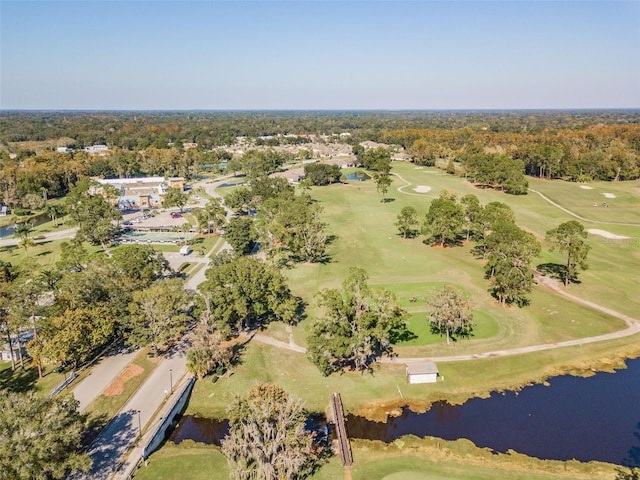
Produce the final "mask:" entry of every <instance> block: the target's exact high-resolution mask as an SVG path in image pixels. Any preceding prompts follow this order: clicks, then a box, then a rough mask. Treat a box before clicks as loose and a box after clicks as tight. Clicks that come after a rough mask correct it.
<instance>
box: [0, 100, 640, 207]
mask: <svg viewBox="0 0 640 480" xmlns="http://www.w3.org/2000/svg"><path fill="white" fill-rule="evenodd" d="M638 120H639V118H638V113H637V112H633V111H600V112H598V111H595V112H499V113H498V112H397V113H384V112H368V113H366V114H363V113H361V112H359V113H353V112H334V113H332V112H325V113H321V112H247V113H223V112H210V113H206V112H201V113H176V112H166V113H163V112H158V113H149V112H145V113H144V114H141V113H139V112H138V113H135V114H134V113H131V112H121V113H118V112H116V113H113V112H110V113H97V112H94V113H90V114H89V113H69V112H64V113H55V112H42V113H38V112H29V113H27V112H24V113H22V112H5V114H3V119H2V129H0V201H2V203H4V204H6V205H9V206H10V207H11V208H15V207H23V208H39V207H33V205H34V201H35V202H36V204H37V202H38V200H37V199H38V198H45V199H46V197H47V196H48V197H49V198H57V197H62V196H64V195H65V194H66V193H67V192H68V191H69V190H70V189H71V187H72V186H73V185H74V184H75V182H76V181H77V180H78V178H80V177H81V176H100V177H104V178H115V177H119V178H125V177H136V176H143V175H164V176H183V177H191V176H198V175H200V174H201V173H202V172H203V171H211V170H213V171H218V170H219V165H220V164H224V163H226V164H227V168H228V170H229V171H233V172H236V171H245V172H247V173H248V174H250V175H253V174H259V173H260V172H262V173H265V172H266V173H268V172H273V171H276V170H277V169H278V168H279V166H280V165H282V164H283V163H285V162H288V161H291V160H292V159H293V158H292V155H291V154H289V153H285V152H277V151H275V150H269V151H267V152H258V151H257V150H255V151H249V152H247V153H246V154H245V155H244V156H243V157H242V158H232V156H231V154H230V153H229V152H227V151H225V150H224V149H221V148H217V147H219V146H223V145H233V144H235V143H236V139H237V137H239V136H246V137H249V138H253V139H254V143H256V144H258V143H261V144H270V143H273V144H274V145H275V144H276V143H278V144H281V143H283V142H286V143H306V142H308V141H309V135H316V136H317V137H316V141H318V139H319V138H320V137H319V135H321V134H326V133H328V132H330V133H341V132H345V131H346V132H349V133H351V136H349V137H346V138H344V139H343V140H341V141H345V142H348V143H350V144H352V145H353V147H354V153H355V154H356V156H357V158H358V162H359V163H360V164H362V165H363V166H365V167H366V168H368V169H371V170H374V171H382V172H384V170H385V169H384V168H381V167H380V166H378V165H377V163H378V161H379V158H378V157H380V156H381V155H382V152H381V153H380V154H378V153H377V152H375V150H376V149H369V150H365V149H364V148H362V147H361V146H360V145H359V143H360V142H362V141H364V140H373V141H377V142H383V143H392V144H397V145H401V146H402V147H404V148H405V149H406V150H407V151H408V152H409V154H410V155H411V157H412V158H413V161H414V162H415V163H416V164H419V165H434V164H436V162H438V161H444V163H445V164H447V163H448V164H449V165H450V166H453V162H454V161H456V162H459V164H461V165H462V167H463V168H464V169H465V170H466V171H467V172H468V173H469V174H470V175H471V176H472V177H477V180H478V181H479V182H481V183H485V184H487V185H491V184H495V185H496V186H497V187H498V188H504V189H505V190H506V191H510V192H511V191H513V192H514V193H522V192H523V191H524V190H526V186H524V183H523V181H522V179H521V178H520V174H521V173H527V174H529V175H535V176H539V177H545V178H550V179H552V178H565V179H570V180H574V181H590V180H629V179H636V178H639V177H640V122H639V121H638ZM290 132H295V133H296V134H298V136H286V134H287V133H290ZM280 134H282V135H280ZM263 136H271V137H273V140H271V139H269V140H261V141H258V140H259V138H260V137H263ZM325 138H327V137H325ZM328 138H329V140H326V141H338V139H339V137H337V136H335V137H334V136H329V137H328ZM26 141H35V142H47V143H46V145H48V147H43V146H42V144H38V146H37V147H33V146H29V144H28V143H21V142H26ZM183 142H196V143H198V147H197V148H188V149H186V150H185V149H184V148H183ZM93 144H106V145H108V147H109V152H107V153H106V154H105V155H100V156H94V155H91V154H89V153H87V152H84V151H83V150H81V148H82V147H84V146H87V145H93ZM58 145H68V146H74V147H76V148H77V149H76V150H75V151H73V152H70V153H60V152H56V151H53V150H55V147H56V146H58ZM47 148H48V149H49V150H47ZM10 153H11V154H12V155H16V156H15V157H12V156H10V155H9V154H10ZM496 162H498V163H500V164H501V165H502V166H506V167H507V168H506V170H505V169H503V168H494V167H495V165H493V164H494V163H496ZM452 170H454V171H455V169H452ZM507 171H508V172H509V173H508V174H507V173H506V172H507ZM315 173H324V174H321V175H319V177H318V178H316V176H315ZM328 173H330V172H314V175H311V176H312V177H313V178H314V182H315V181H316V180H317V181H326V179H327V175H326V174H328ZM331 173H333V172H331ZM383 177H384V175H383ZM334 178H335V177H334ZM385 181H386V180H383V184H384V182H385Z"/></svg>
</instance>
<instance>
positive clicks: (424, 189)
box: [413, 185, 431, 193]
mask: <svg viewBox="0 0 640 480" xmlns="http://www.w3.org/2000/svg"><path fill="white" fill-rule="evenodd" d="M413 190H414V191H415V192H418V193H427V192H429V191H431V187H427V186H426V185H418V186H417V187H416V188H414V189H413Z"/></svg>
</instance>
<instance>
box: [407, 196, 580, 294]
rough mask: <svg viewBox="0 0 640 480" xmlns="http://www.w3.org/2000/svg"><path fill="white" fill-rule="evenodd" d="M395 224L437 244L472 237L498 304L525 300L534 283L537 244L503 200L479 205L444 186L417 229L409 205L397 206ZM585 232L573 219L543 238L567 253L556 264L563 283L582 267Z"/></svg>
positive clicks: (468, 197)
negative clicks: (399, 209) (533, 264)
mask: <svg viewBox="0 0 640 480" xmlns="http://www.w3.org/2000/svg"><path fill="white" fill-rule="evenodd" d="M396 226H397V227H398V232H399V234H400V235H401V236H402V237H403V238H409V237H415V236H417V235H418V232H421V233H422V234H423V235H424V236H425V240H424V241H425V243H429V244H432V245H434V244H439V245H440V246H442V247H444V246H454V245H459V244H461V242H462V241H464V240H467V241H469V240H471V241H473V242H474V243H475V245H474V247H473V248H472V249H471V252H472V253H473V255H474V256H476V257H477V258H480V259H482V260H485V261H486V262H485V273H486V277H487V278H488V279H489V283H490V285H491V292H492V294H493V295H494V296H495V297H496V298H497V299H498V300H500V302H501V303H502V304H507V303H516V304H518V305H525V304H526V303H527V302H528V300H527V298H526V294H527V293H528V292H530V291H531V288H532V287H533V285H534V278H533V273H532V267H531V263H532V261H533V259H534V258H536V257H537V256H539V254H540V252H541V248H542V247H541V245H540V243H539V242H538V241H537V240H536V238H535V237H534V235H533V234H531V233H529V232H526V231H524V230H522V229H521V228H520V227H518V226H517V225H516V223H515V215H514V214H513V211H512V210H511V208H510V207H509V206H508V205H506V204H505V203H502V202H490V203H488V204H487V205H481V204H480V201H479V200H478V198H477V197H476V196H475V195H473V194H467V195H464V196H463V197H462V198H460V199H458V198H457V196H456V195H454V194H451V193H449V192H447V191H446V190H443V191H442V192H441V193H440V196H439V198H437V199H435V200H433V201H432V202H431V204H430V205H429V210H428V212H427V214H426V215H425V221H424V223H423V224H422V227H421V228H420V220H419V218H418V213H417V210H416V209H415V208H414V207H412V206H406V207H404V208H403V209H402V210H401V211H400V213H399V214H398V217H397V220H396ZM586 236H587V234H586V232H585V231H584V226H583V225H582V224H580V223H579V222H577V221H575V220H572V221H569V222H565V223H563V224H561V225H560V226H558V227H557V228H554V229H552V230H550V231H548V232H547V241H549V242H551V243H553V244H554V246H557V247H558V248H559V250H560V252H561V253H565V252H566V253H567V263H566V265H564V266H560V268H559V269H558V268H555V270H556V271H558V270H560V271H561V272H560V276H561V278H562V281H563V282H564V284H565V285H567V284H568V283H569V282H570V281H574V280H575V279H576V277H577V269H578V268H582V269H585V268H587V263H586V258H587V254H588V252H589V248H590V247H589V246H588V245H587V244H586V243H585V242H584V239H585V238H586ZM547 270H551V271H553V270H554V268H550V269H549V268H548V269H547Z"/></svg>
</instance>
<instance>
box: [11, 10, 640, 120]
mask: <svg viewBox="0 0 640 480" xmlns="http://www.w3.org/2000/svg"><path fill="white" fill-rule="evenodd" d="M0 18H1V20H0V28H1V33H0V41H1V43H0V49H1V50H0V68H1V73H0V81H1V84H0V108H2V109H503V108H638V107H640V2H639V1H626V2H615V1H600V2H599V1H585V2H583V1H571V2H555V1H545V2H520V1H511V2H507V1H503V2H483V1H472V2H444V1H441V2H429V1H416V2H403V1H381V2H367V1H360V2H342V1H324V2H303V1H298V2H296V1H288V2H271V1H261V2H240V1H233V2H231V1H229V2H220V1H195V2H191V1H163V2H156V1H139V2H129V1H109V2H97V1H46V2H31V1H5V0H0Z"/></svg>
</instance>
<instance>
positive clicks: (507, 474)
mask: <svg viewBox="0 0 640 480" xmlns="http://www.w3.org/2000/svg"><path fill="white" fill-rule="evenodd" d="M351 443H352V451H353V458H354V463H353V465H352V467H351V473H352V478H353V479H354V480H529V479H531V480H551V479H555V478H563V479H566V480H587V479H593V478H613V477H614V475H615V470H614V467H613V466H612V465H607V464H602V463H597V462H592V463H589V464H581V463H579V462H558V461H545V460H537V459H533V458H527V457H524V456H523V455H518V454H511V455H504V454H498V455H496V454H493V453H491V452H490V451H489V450H488V449H479V448H476V447H475V446H474V445H473V444H471V442H468V441H467V440H459V441H455V442H447V441H443V440H438V439H433V438H426V439H424V440H420V439H417V438H415V437H405V438H404V439H402V440H398V441H396V442H394V443H393V444H390V445H384V444H382V443H380V442H369V441H363V440H355V441H354V440H352V442H351ZM134 478H136V479H137V480H147V479H148V480H151V479H153V480H178V479H179V480H205V479H207V480H208V479H211V478H219V479H223V478H229V469H228V465H227V461H226V458H225V457H224V455H223V454H222V453H221V452H220V449H219V448H218V447H214V446H210V445H204V444H201V443H194V442H190V441H186V442H182V443H180V444H179V445H175V444H174V443H172V442H167V443H166V444H165V445H164V446H163V447H162V448H161V449H160V450H159V451H157V452H155V453H154V454H152V455H151V457H149V461H148V464H147V465H144V464H143V465H141V466H140V468H139V469H138V470H137V471H136V473H135V477H134ZM307 478H308V479H309V480H338V479H342V478H345V477H344V470H343V468H342V465H341V463H340V460H339V458H338V457H336V456H333V457H332V458H331V459H330V460H329V461H328V462H327V463H325V464H323V465H322V466H321V467H320V468H319V469H318V470H317V471H316V472H315V473H314V474H313V475H311V476H310V477H307Z"/></svg>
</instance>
